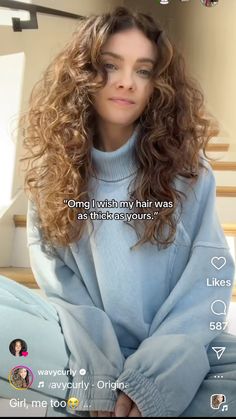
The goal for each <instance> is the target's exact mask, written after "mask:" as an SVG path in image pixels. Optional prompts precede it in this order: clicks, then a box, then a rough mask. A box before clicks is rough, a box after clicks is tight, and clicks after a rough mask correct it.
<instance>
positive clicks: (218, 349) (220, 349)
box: [212, 346, 226, 359]
mask: <svg viewBox="0 0 236 419" xmlns="http://www.w3.org/2000/svg"><path fill="white" fill-rule="evenodd" d="M212 349H213V351H214V352H215V353H216V356H217V359H220V358H221V357H222V355H223V353H224V351H225V349H226V347H225V346H212Z"/></svg>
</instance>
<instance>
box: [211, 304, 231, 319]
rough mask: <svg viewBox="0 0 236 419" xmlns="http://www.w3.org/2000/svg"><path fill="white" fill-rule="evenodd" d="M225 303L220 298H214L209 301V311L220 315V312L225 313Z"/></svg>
mask: <svg viewBox="0 0 236 419" xmlns="http://www.w3.org/2000/svg"><path fill="white" fill-rule="evenodd" d="M226 310H227V309H226V304H225V302H224V301H222V300H214V301H213V302H212V303H211V311H212V313H214V314H216V315H217V316H220V315H222V314H224V315H225V314H226Z"/></svg>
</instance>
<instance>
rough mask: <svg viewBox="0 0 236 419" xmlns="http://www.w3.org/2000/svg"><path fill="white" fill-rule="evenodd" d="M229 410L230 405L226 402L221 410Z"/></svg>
mask: <svg viewBox="0 0 236 419" xmlns="http://www.w3.org/2000/svg"><path fill="white" fill-rule="evenodd" d="M227 410H228V405H227V404H224V406H223V408H222V409H221V411H222V412H224V411H226V412H227Z"/></svg>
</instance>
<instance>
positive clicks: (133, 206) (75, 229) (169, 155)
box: [2, 7, 236, 416]
mask: <svg viewBox="0 0 236 419" xmlns="http://www.w3.org/2000/svg"><path fill="white" fill-rule="evenodd" d="M218 132H219V131H218V129H217V125H216V124H215V122H214V120H213V118H212V117H211V116H210V115H209V114H207V112H206V110H205V108H204V101H203V94H202V93H201V91H200V88H199V87H198V85H197V83H196V82H195V81H194V80H193V79H191V78H190V77H188V76H187V74H186V69H185V65H184V60H183V58H182V56H181V55H180V53H178V52H177V49H176V47H175V46H174V45H171V43H170V41H169V40H168V38H167V36H166V34H165V32H164V31H163V30H162V29H161V28H160V25H159V24H156V23H155V22H154V20H153V19H152V18H151V17H150V16H147V15H145V14H142V13H132V12H131V11H129V10H128V9H126V8H123V7H119V8H117V9H115V10H114V11H113V12H112V13H110V14H109V13H106V14H103V15H100V16H95V15H92V16H90V17H86V18H85V19H83V20H82V21H81V23H80V25H79V27H78V30H77V32H75V34H74V36H73V37H72V39H71V40H70V41H69V42H68V44H67V45H66V46H65V48H64V49H63V50H62V51H61V52H60V53H59V54H58V55H57V57H55V59H54V61H53V62H52V63H51V64H50V65H49V67H48V68H47V70H46V72H45V74H44V76H43V79H42V80H41V82H39V83H38V85H37V86H36V87H35V89H34V91H33V93H32V96H31V100H30V109H29V113H28V126H27V129H25V131H24V146H25V148H26V149H27V150H28V156H26V159H28V160H29V161H30V162H31V167H30V168H28V170H27V174H26V191H27V193H28V196H29V209H28V218H27V230H28V245H29V252H30V260H31V267H32V270H33V272H34V275H35V278H36V280H37V282H38V284H39V286H40V287H41V288H43V289H44V290H45V292H46V294H47V296H48V298H49V300H50V302H51V304H49V303H48V302H46V301H42V300H39V298H36V297H35V296H34V297H31V296H30V295H29V292H27V297H26V296H25V293H24V295H21V293H23V291H22V290H21V289H20V288H17V296H18V299H20V298H22V299H23V298H24V301H26V302H27V301H29V300H30V298H34V302H32V304H33V305H34V306H35V305H36V306H37V305H38V317H39V318H40V315H41V318H40V321H38V323H37V336H40V337H41V341H42V344H41V347H40V350H41V354H40V362H41V363H40V367H41V368H48V366H49V365H51V368H53V367H52V365H55V364H56V365H61V368H62V367H66V366H67V367H69V371H70V375H71V381H70V387H69V388H70V392H69V396H68V395H67V393H66V392H65V393H64V394H63V392H60V395H59V392H58V393H57V394H56V393H55V390H54V391H53V390H50V389H49V387H47V389H45V391H47V394H48V395H50V396H51V395H54V396H55V397H59V398H60V397H61V398H63V396H64V397H68V398H70V397H75V398H77V399H78V400H79V405H78V407H77V408H76V409H75V410H76V412H77V414H78V415H81V416H82V415H91V416H114V415H116V416H180V415H182V416H184V415H186V416H187V415H189V414H191V415H193V416H194V415H196V416H197V415H198V414H199V411H200V409H201V406H204V411H202V413H203V415H205V414H207V411H208V409H209V399H210V395H209V394H208V393H207V392H206V391H205V387H206V386H209V383H210V380H209V379H207V377H206V376H207V374H208V373H209V372H210V373H212V372H213V371H214V365H213V364H214V363H216V364H218V365H217V367H219V364H220V363H219V362H215V358H214V351H212V349H211V342H212V341H213V340H214V345H215V346H218V345H219V344H220V340H221V339H223V338H224V339H227V342H228V343H227V344H228V347H229V346H230V347H233V346H232V345H233V342H235V340H233V337H231V336H230V335H227V336H225V335H223V333H221V332H222V330H223V321H224V320H225V316H224V315H222V314H221V315H219V316H218V315H217V316H216V315H215V314H213V313H212V312H211V310H210V307H211V303H212V301H214V300H218V299H221V300H224V301H225V304H227V305H228V304H229V302H230V297H231V290H232V282H233V273H234V263H233V260H232V257H231V255H230V252H229V248H228V245H227V242H226V240H225V237H224V233H223V231H222V229H221V226H220V224H219V221H218V218H217V216H216V214H215V182H214V177H213V174H212V170H211V167H210V165H209V163H208V162H207V160H206V159H205V158H204V156H205V157H206V155H205V148H206V144H207V142H208V140H209V139H210V138H211V137H213V136H214V135H216V134H217V133H218ZM137 239H138V240H137ZM221 258H224V260H225V261H226V264H225V266H224V268H223V269H222V270H220V269H219V270H218V268H219V264H220V262H221ZM216 274H217V278H219V279H224V280H225V279H227V280H228V281H229V284H230V285H231V286H230V287H221V288H219V289H218V288H217V287H211V288H210V287H208V286H207V282H206V280H207V277H210V278H211V277H213V276H214V275H216ZM2 283H3V285H4V287H5V289H7V291H8V292H9V286H10V285H9V284H8V285H7V283H6V281H5V282H4V281H2ZM11 287H12V285H11ZM13 291H14V292H15V293H16V291H15V288H14V290H13V289H12V288H11V292H12V293H13ZM19 294H20V295H21V297H19ZM25 310H27V311H29V314H30V315H32V311H33V310H31V306H30V305H29V304H28V305H26V307H25ZM19 312H22V308H20V309H19V310H18V315H19ZM57 316H58V317H57ZM42 318H43V319H45V320H47V321H44V325H43V319H42ZM216 320H217V321H218V322H222V330H219V329H216V328H214V330H210V322H213V323H214V322H215V321H216ZM34 322H36V320H35V317H34V319H32V320H31V322H30V320H28V321H27V330H28V333H30V328H33V323H34ZM58 324H59V325H60V327H61V330H62V334H61V330H59V327H58ZM46 333H47V339H46V340H47V345H48V346H49V347H50V349H51V350H52V352H53V354H56V355H57V359H56V360H55V358H54V357H52V356H51V357H50V356H48V357H47V356H46V352H45V351H44V339H43V336H44V334H46ZM63 342H66V350H65V348H64V346H63V345H64V344H63ZM224 342H225V340H224ZM32 344H34V342H33V343H32ZM209 345H210V346H209ZM214 345H213V346H214ZM207 349H208V351H209V352H207ZM32 350H33V349H32ZM34 350H35V358H37V356H36V352H37V348H36V347H35V349H34ZM66 351H68V352H67V353H68V357H69V359H68V358H67V354H66ZM232 359H233V361H232V362H235V358H232ZM37 361H38V362H39V359H38V358H37ZM37 361H36V360H35V361H34V362H35V364H34V369H37V368H38V366H37V365H36V362H37ZM67 362H68V363H67ZM221 363H222V370H223V369H224V365H223V361H221ZM46 365H47V367H46ZM81 369H83V370H85V372H86V373H85V374H83V375H82V376H81V375H80V371H81ZM226 375H227V373H226ZM235 378H236V377H235V376H234V377H233V379H234V380H233V381H232V380H231V381H230V387H229V393H230V394H229V398H230V397H232V399H233V397H234V396H233V385H235V383H236V381H235ZM215 385H216V384H215V383H214V382H213V381H212V383H211V386H210V390H211V391H212V392H214V393H216V392H217V391H216V389H215V388H214V386H215ZM45 387H46V386H45ZM232 403H233V402H232ZM68 411H70V412H71V413H72V414H73V413H75V411H73V412H72V411H71V410H70V409H69V408H68Z"/></svg>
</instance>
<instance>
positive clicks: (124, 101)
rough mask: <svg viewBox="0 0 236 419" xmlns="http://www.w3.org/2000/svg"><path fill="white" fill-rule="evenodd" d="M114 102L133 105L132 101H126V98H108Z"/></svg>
mask: <svg viewBox="0 0 236 419" xmlns="http://www.w3.org/2000/svg"><path fill="white" fill-rule="evenodd" d="M109 100H111V101H112V102H114V103H117V104H118V105H123V106H128V105H134V103H131V102H128V101H127V100H123V99H109Z"/></svg>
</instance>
